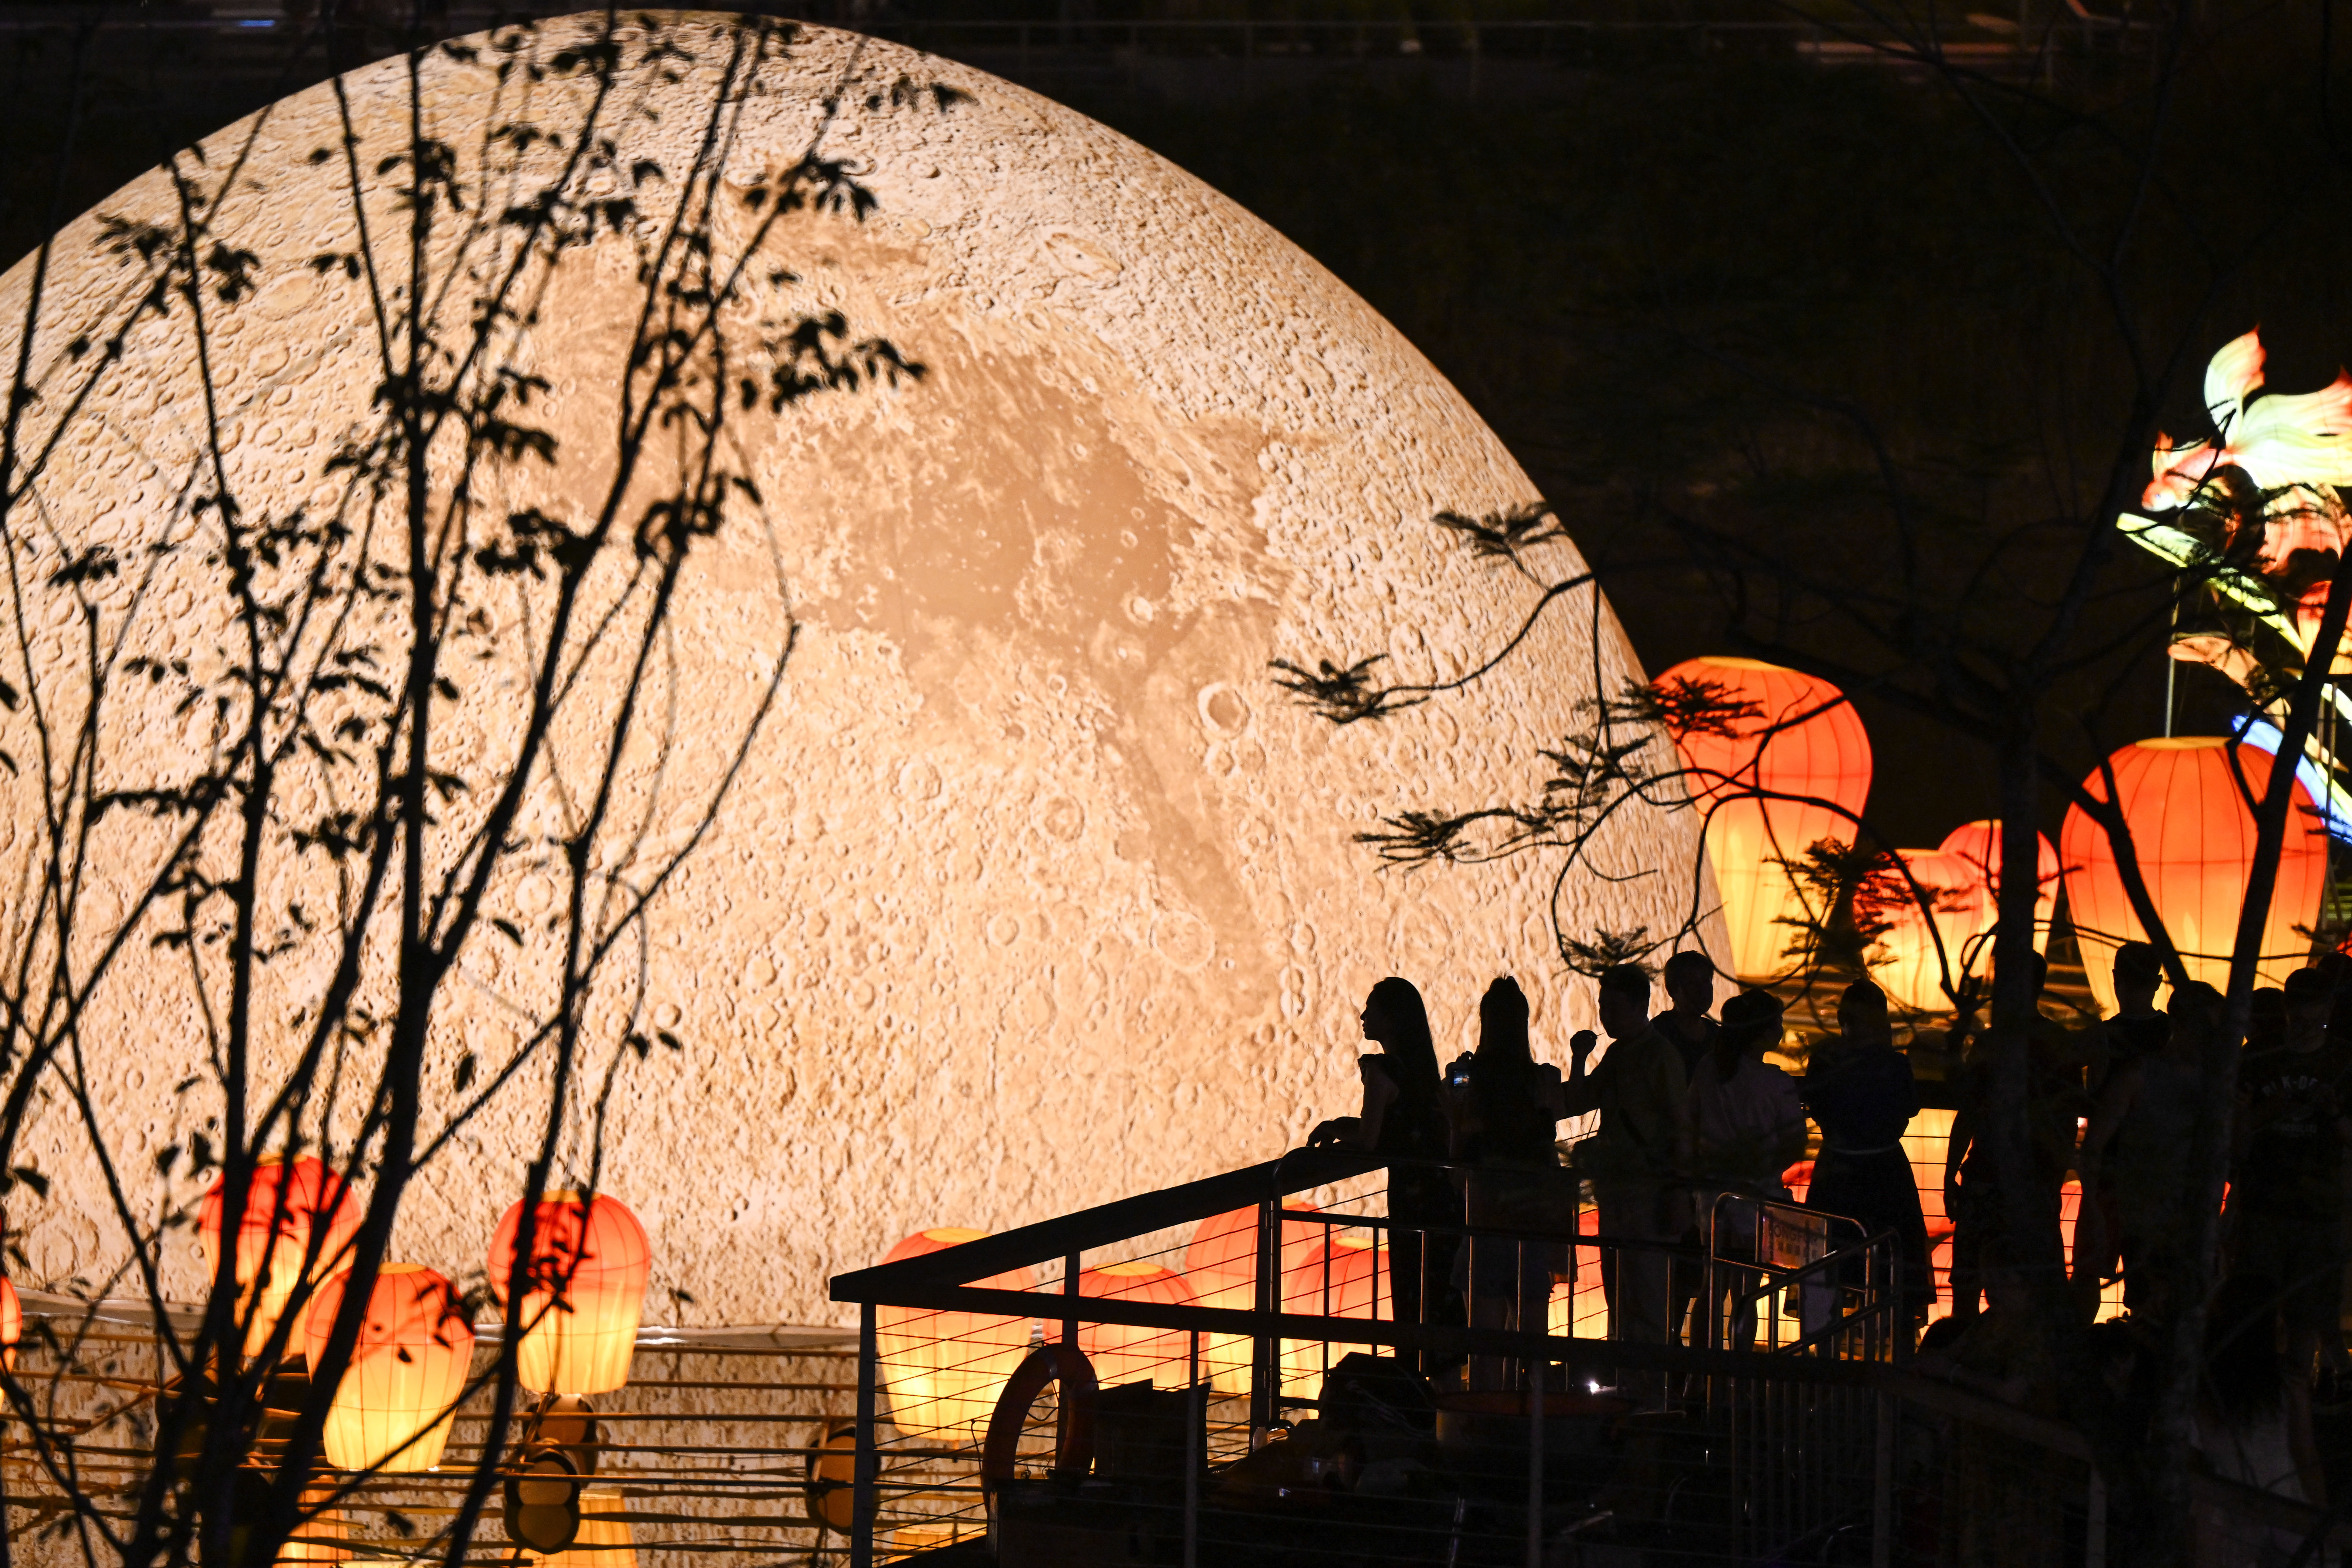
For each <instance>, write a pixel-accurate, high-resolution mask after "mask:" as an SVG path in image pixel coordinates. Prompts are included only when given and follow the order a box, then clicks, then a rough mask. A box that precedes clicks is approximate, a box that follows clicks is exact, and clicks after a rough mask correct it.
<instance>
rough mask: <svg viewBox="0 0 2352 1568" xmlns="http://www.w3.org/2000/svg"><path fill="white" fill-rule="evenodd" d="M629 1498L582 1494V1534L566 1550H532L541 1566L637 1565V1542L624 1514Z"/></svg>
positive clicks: (532, 1557) (606, 1493)
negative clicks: (543, 1552)
mask: <svg viewBox="0 0 2352 1568" xmlns="http://www.w3.org/2000/svg"><path fill="white" fill-rule="evenodd" d="M628 1506H629V1504H628V1500H627V1499H626V1498H625V1497H623V1496H622V1495H621V1494H620V1493H619V1492H616V1491H583V1492H582V1493H581V1494H580V1533H579V1534H577V1535H575V1536H573V1537H572V1544H571V1545H569V1546H567V1547H565V1548H564V1549H563V1550H562V1551H561V1552H552V1553H547V1554H542V1553H540V1552H530V1553H529V1554H528V1555H529V1556H530V1561H531V1562H532V1563H536V1564H538V1565H539V1568H637V1544H636V1542H635V1539H633V1538H632V1537H631V1535H630V1533H629V1521H627V1520H626V1519H625V1518H622V1517H621V1515H622V1514H623V1513H624V1512H625V1510H627V1508H628Z"/></svg>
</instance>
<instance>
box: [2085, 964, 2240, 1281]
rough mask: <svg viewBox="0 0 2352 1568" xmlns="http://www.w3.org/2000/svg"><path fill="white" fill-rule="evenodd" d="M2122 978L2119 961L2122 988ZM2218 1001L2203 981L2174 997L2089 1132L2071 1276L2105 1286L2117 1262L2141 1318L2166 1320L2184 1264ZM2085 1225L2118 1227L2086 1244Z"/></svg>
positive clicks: (2095, 1109)
mask: <svg viewBox="0 0 2352 1568" xmlns="http://www.w3.org/2000/svg"><path fill="white" fill-rule="evenodd" d="M2121 973H2122V971H2121V964H2120V961H2118V965H2117V975H2118V979H2119V980H2120V976H2121ZM2121 989H2122V987H2121V985H2120V984H2118V986H2117V990H2118V991H2120V990H2121ZM2147 990H2148V992H2149V993H2151V994H2152V993H2153V992H2154V991H2155V987H2154V986H2153V985H2150V986H2148V987H2147ZM2221 1005H2222V1004H2221V993H2220V992H2218V991H2216V990H2214V989H2213V988H2212V987H2211V986H2210V985H2208V984H2204V983H2203V982H2201V981H2191V982H2189V984H2187V985H2184V986H2182V987H2181V988H2180V989H2179V990H2178V991H2176V992H2174V993H2173V995H2172V1005H2171V1006H2170V1008H2169V1010H2168V1012H2167V1013H2159V1014H2156V1015H2154V1018H2155V1021H2156V1022H2157V1023H2158V1024H2160V1025H2162V1026H2163V1027H2162V1028H2161V1029H2157V1028H2148V1027H2142V1028H2139V1029H2137V1031H2136V1034H2137V1039H2138V1041H2139V1042H2140V1044H2141V1046H2142V1047H2143V1048H2138V1049H2136V1050H2135V1051H2133V1052H2132V1053H2131V1054H2129V1055H2127V1056H2125V1057H2123V1058H2121V1061H2120V1065H2118V1066H2117V1067H2116V1068H2115V1069H2114V1070H2113V1071H2112V1072H2110V1073H2109V1074H2108V1075H2107V1082H2106V1087H2105V1089H2101V1090H2100V1091H2099V1098H2098V1100H2097V1101H2096V1102H2095V1104H2094V1105H2093V1106H2092V1108H2091V1120H2090V1123H2089V1125H2088V1126H2087V1127H2085V1128H2084V1131H2083V1149H2082V1152H2081V1154H2080V1156H2079V1157H2078V1162H2077V1163H2078V1164H2079V1165H2080V1168H2081V1170H2082V1173H2083V1213H2084V1215H2085V1216H2086V1217H2085V1219H2084V1222H2082V1223H2080V1224H2078V1225H2077V1226H2076V1227H2075V1247H2074V1275H2075V1278H2076V1279H2078V1280H2084V1279H2086V1278H2101V1277H2103V1276H2104V1274H2105V1268H2106V1265H2107V1264H2108V1262H2109V1261H2110V1260H2111V1259H2113V1258H2116V1257H2118V1256H2120V1258H2122V1260H2123V1267H2124V1301H2125V1303H2126V1305H2128V1306H2129V1307H2130V1308H2131V1310H2132V1315H2133V1316H2134V1317H2135V1318H2147V1317H2150V1316H2158V1317H2160V1316H2162V1315H2163V1311H2164V1310H2165V1308H2166V1307H2167V1306H2168V1304H2169V1298H2168V1289H2169V1287H2170V1286H2171V1284H2172V1283H2173V1281H2174V1280H2175V1279H2177V1278H2178V1277H2179V1272H2180V1269H2181V1268H2182V1267H2183V1265H2184V1264H2185V1263H2186V1261H2187V1258H2188V1254H2187V1253H2186V1252H2184V1251H2183V1250H2182V1247H2183V1243H2184V1242H2185V1241H2186V1239H2187V1231H2188V1222H2189V1208H2188V1204H2189V1144H2190V1142H2191V1141H2192V1139H2193V1138H2194V1136H2195V1134H2196V1131H2197V1116H2198V1112H2199V1110H2200V1108H2201V1106H2202V1104H2203V1101H2204V1096H2205V1087H2204V1053H2205V1050H2206V1047H2208V1046H2209V1045H2210V1044H2211V1042H2212V1039H2213V1036H2214V1033H2215V1031H2217V1030H2218V1029H2220V1028H2221ZM2121 1016H2123V1017H2126V1018H2128V1017H2129V1015H2128V1014H2125V1015H2121ZM2147 1042H2154V1045H2153V1048H2145V1047H2146V1046H2147ZM2089 1216H2095V1217H2096V1219H2097V1221H2098V1223H2099V1224H2100V1225H2101V1226H2108V1227H2112V1228H2110V1229H2107V1230H2106V1231H2105V1234H2103V1235H2102V1236H2099V1237H2092V1236H2090V1235H2088V1234H2087V1233H2088V1232H2089V1231H2090V1229H2091V1228H2092V1226H2091V1224H2090V1223H2089Z"/></svg>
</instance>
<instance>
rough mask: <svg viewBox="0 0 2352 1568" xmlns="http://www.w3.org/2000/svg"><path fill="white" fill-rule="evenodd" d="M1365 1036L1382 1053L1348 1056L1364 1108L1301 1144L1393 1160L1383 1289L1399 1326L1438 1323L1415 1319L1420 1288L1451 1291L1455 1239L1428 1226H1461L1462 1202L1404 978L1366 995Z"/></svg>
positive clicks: (1438, 1313)
mask: <svg viewBox="0 0 2352 1568" xmlns="http://www.w3.org/2000/svg"><path fill="white" fill-rule="evenodd" d="M1363 1029H1364V1038H1366V1039H1368V1040H1371V1041H1373V1042H1375V1043H1376V1044H1378V1045H1380V1046H1381V1047H1384V1049H1383V1050H1382V1052H1381V1054H1379V1055H1376V1056H1363V1057H1359V1058H1356V1068H1357V1071H1358V1072H1359V1073H1360V1075H1361V1076H1362V1079H1363V1083H1364V1102H1363V1109H1362V1110H1361V1111H1360V1113H1359V1114H1357V1115H1354V1116H1338V1117H1333V1118H1332V1119H1331V1120H1329V1121H1325V1122H1323V1123H1322V1124H1321V1125H1319V1126H1318V1127H1317V1128H1316V1129H1315V1131H1313V1132H1311V1133H1309V1134H1307V1142H1308V1143H1309V1144H1316V1143H1344V1144H1347V1145H1349V1146H1350V1147H1353V1148H1358V1149H1370V1150H1373V1151H1375V1152H1379V1153H1381V1154H1385V1155H1387V1156H1389V1157H1390V1158H1391V1159H1393V1160H1396V1161H1399V1162H1413V1163H1398V1164H1394V1165H1391V1166H1390V1167H1389V1218H1390V1219H1391V1220H1392V1221H1394V1222H1395V1223H1396V1226H1397V1228H1396V1229H1394V1230H1391V1232H1389V1245H1390V1248H1391V1251H1390V1256H1389V1277H1390V1286H1389V1289H1390V1290H1391V1293H1392V1295H1393V1297H1394V1300H1395V1304H1396V1316H1397V1321H1399V1322H1403V1323H1412V1322H1421V1321H1445V1319H1446V1318H1447V1317H1449V1316H1451V1314H1449V1313H1447V1312H1444V1311H1443V1310H1436V1304H1435V1302H1433V1303H1432V1308H1433V1310H1432V1314H1431V1316H1430V1318H1429V1319H1427V1320H1424V1319H1423V1315H1422V1311H1423V1309H1422V1303H1423V1295H1422V1289H1423V1281H1424V1280H1427V1281H1429V1282H1430V1286H1431V1289H1432V1291H1433V1294H1434V1295H1436V1296H1439V1297H1443V1296H1444V1295H1445V1294H1446V1293H1447V1292H1448V1290H1449V1289H1450V1286H1449V1285H1448V1283H1447V1281H1448V1280H1449V1279H1451V1278H1452V1276H1453V1268H1454V1248H1455V1247H1458V1246H1459V1245H1460V1244H1461V1239H1462V1238H1461V1237H1458V1236H1454V1235H1450V1234H1444V1235H1433V1236H1431V1235H1425V1232H1424V1229H1423V1227H1426V1226H1458V1225H1460V1224H1461V1223H1462V1199H1461V1196H1460V1195H1459V1194H1457V1193H1455V1192H1454V1184H1453V1183H1452V1182H1451V1181H1449V1180H1447V1178H1446V1174H1445V1172H1444V1170H1443V1169H1442V1168H1440V1163H1441V1162H1443V1161H1444V1159H1445V1158H1446V1153H1447V1149H1446V1143H1447V1129H1446V1124H1445V1111H1444V1101H1443V1100H1442V1099H1441V1097H1440V1090H1439V1085H1438V1079H1437V1050H1436V1047H1435V1046H1434V1045H1433V1043H1432V1042H1431V1039H1430V1034H1429V1010H1428V1009H1427V1008H1426V1007H1424V1006H1423V1005H1422V1000H1421V993H1420V992H1419V991H1417V990H1415V989H1414V988H1413V984H1412V982H1411V981H1410V980H1400V979H1398V978H1397V977H1396V976H1395V975H1393V974H1392V975H1391V976H1389V977H1388V978H1387V979H1386V980H1383V981H1381V983H1380V984H1377V985H1374V986H1373V987H1372V989H1371V994H1370V995H1369V996H1367V997H1365V998H1364V1012H1363Z"/></svg>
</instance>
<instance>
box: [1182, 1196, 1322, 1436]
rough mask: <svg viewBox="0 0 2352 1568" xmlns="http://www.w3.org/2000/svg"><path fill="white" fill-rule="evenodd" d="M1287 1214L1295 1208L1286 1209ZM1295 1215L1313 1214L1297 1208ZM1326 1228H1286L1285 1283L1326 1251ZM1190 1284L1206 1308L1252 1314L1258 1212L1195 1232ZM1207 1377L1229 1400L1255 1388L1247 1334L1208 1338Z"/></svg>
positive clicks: (1213, 1218)
mask: <svg viewBox="0 0 2352 1568" xmlns="http://www.w3.org/2000/svg"><path fill="white" fill-rule="evenodd" d="M1284 1206H1285V1207H1286V1208H1294V1205H1284ZM1295 1212H1302V1213H1304V1212H1311V1211H1309V1210H1307V1209H1306V1207H1305V1205H1296V1206H1295ZM1322 1240H1323V1226H1319V1225H1311V1224H1307V1223H1304V1222H1301V1221H1298V1220H1285V1221H1284V1222H1283V1224H1282V1242H1281V1247H1282V1258H1281V1260H1280V1265H1279V1268H1280V1273H1281V1277H1282V1278H1283V1279H1285V1280H1287V1279H1291V1278H1293V1277H1294V1276H1295V1275H1297V1273H1298V1271H1299V1270H1300V1269H1302V1268H1305V1267H1306V1265H1307V1255H1308V1254H1309V1253H1311V1252H1312V1251H1314V1249H1315V1248H1316V1247H1318V1246H1319V1245H1321V1243H1322ZM1184 1282H1185V1283H1186V1284H1188V1285H1190V1286H1191V1287H1192V1294H1193V1296H1194V1298H1195V1299H1196V1300H1198V1301H1199V1302H1200V1303H1201V1305H1202V1306H1203V1307H1228V1308H1231V1309H1233V1310H1235V1311H1244V1312H1245V1311H1248V1310H1251V1309H1252V1308H1254V1307H1255V1306H1256V1305H1257V1210H1256V1209H1255V1208H1245V1209H1233V1210H1230V1211H1229V1212H1227V1213H1224V1214H1217V1215H1210V1216H1209V1217H1208V1218H1206V1219H1204V1220H1202V1222H1201V1223H1200V1225H1199V1226H1197V1227H1195V1228H1194V1230H1193V1232H1192V1245H1191V1246H1190V1247H1186V1248H1185V1249H1184ZM1201 1366H1202V1372H1203V1373H1204V1374H1205V1375H1207V1376H1208V1377H1209V1378H1210V1379H1211V1381H1213V1382H1214V1383H1215V1384H1216V1385H1217V1386H1218V1387H1219V1388H1221V1389H1223V1390H1224V1391H1225V1392H1226V1393H1228V1394H1238V1393H1240V1392H1242V1391H1243V1390H1244V1389H1246V1388H1247V1387H1248V1386H1249V1366H1250V1342H1249V1336H1248V1335H1246V1334H1203V1335H1202V1337H1201Z"/></svg>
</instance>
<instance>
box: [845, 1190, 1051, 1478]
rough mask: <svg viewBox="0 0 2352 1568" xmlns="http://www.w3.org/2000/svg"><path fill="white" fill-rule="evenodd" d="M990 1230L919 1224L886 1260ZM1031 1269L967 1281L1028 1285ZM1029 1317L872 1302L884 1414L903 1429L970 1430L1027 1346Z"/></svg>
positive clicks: (997, 1286)
mask: <svg viewBox="0 0 2352 1568" xmlns="http://www.w3.org/2000/svg"><path fill="white" fill-rule="evenodd" d="M987 1234H988V1233H987V1232H986V1231H984V1230H965V1229H962V1228H961V1227H959V1226H938V1227H937V1228H935V1229H931V1230H925V1231H918V1232H917V1233H916V1234H914V1235H913V1236H910V1237H908V1238H907V1239H906V1240H904V1241H902V1242H900V1243H899V1244H898V1246H896V1247H892V1248H891V1249H890V1251H889V1254H888V1256H887V1257H886V1258H883V1259H882V1261H883V1262H885V1263H897V1262H899V1261H901V1260H903V1259H905V1258H921V1257H924V1256H925V1255H927V1254H929V1253H933V1252H944V1251H946V1250H947V1249H948V1248H949V1247H961V1246H962V1245H963V1244H964V1243H965V1242H967V1241H978V1240H980V1239H981V1238H982V1237H984V1236H986V1235H987ZM1036 1282H1037V1281H1036V1277H1035V1276H1034V1275H1033V1274H1032V1273H1030V1271H1029V1270H1028V1269H1026V1268H1015V1269H1013V1270H1010V1271H1008V1272H1006V1273H1003V1274H996V1275H992V1276H990V1277H989V1278H988V1279H977V1280H974V1281H972V1284H973V1287H974V1288H975V1289H982V1290H1028V1289H1033V1288H1034V1286H1035V1285H1036ZM1035 1322H1036V1320H1035V1319H1034V1317H1023V1318H991V1317H985V1316H982V1314H980V1313H977V1312H929V1311H924V1310H921V1309H919V1308H915V1307H877V1308H875V1309H874V1343H875V1350H876V1352H877V1354H878V1356H879V1358H880V1362H881V1365H880V1369H879V1370H880V1373H881V1378H882V1384H883V1386H884V1387H885V1388H886V1389H887V1390H888V1391H889V1394H890V1418H891V1422H892V1424H893V1425H895V1426H897V1427H898V1430H899V1431H900V1432H902V1433H917V1432H927V1431H933V1430H937V1429H939V1428H941V1427H948V1428H954V1429H959V1430H961V1431H962V1432H965V1433H969V1432H971V1429H972V1428H974V1427H975V1426H981V1425H983V1424H985V1423H986V1422H987V1420H988V1417H989V1415H990V1414H991V1413H992V1411H994V1410H995V1408H996V1398H997V1395H998V1394H1002V1393H1003V1392H1004V1384H1005V1383H1006V1381H1007V1380H1008V1379H1010V1378H1011V1377H1012V1375H1013V1373H1014V1372H1015V1371H1017V1370H1019V1368H1020V1365H1021V1363H1022V1360H1023V1358H1024V1357H1025V1356H1027V1355H1028V1353H1029V1334H1030V1330H1031V1328H1032V1327H1033V1326H1034V1323H1035Z"/></svg>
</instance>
